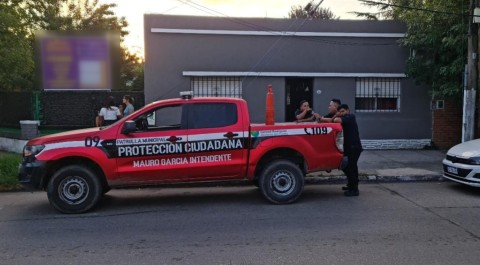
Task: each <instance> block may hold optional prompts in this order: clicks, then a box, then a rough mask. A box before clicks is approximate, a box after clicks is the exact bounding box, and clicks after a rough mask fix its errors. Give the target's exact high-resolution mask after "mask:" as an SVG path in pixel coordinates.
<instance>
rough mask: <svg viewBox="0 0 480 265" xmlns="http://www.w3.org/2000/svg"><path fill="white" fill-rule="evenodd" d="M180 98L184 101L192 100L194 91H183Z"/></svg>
mask: <svg viewBox="0 0 480 265" xmlns="http://www.w3.org/2000/svg"><path fill="white" fill-rule="evenodd" d="M180 97H181V98H182V99H191V98H192V97H193V91H191V90H189V91H181V92H180Z"/></svg>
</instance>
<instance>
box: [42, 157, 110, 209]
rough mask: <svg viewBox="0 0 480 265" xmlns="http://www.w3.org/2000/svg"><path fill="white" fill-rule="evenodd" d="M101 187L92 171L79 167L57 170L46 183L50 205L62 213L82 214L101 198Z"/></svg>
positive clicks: (73, 166)
mask: <svg viewBox="0 0 480 265" xmlns="http://www.w3.org/2000/svg"><path fill="white" fill-rule="evenodd" d="M102 193H103V187H102V184H101V182H100V180H99V179H98V178H97V177H96V176H95V174H94V173H93V171H92V170H90V169H89V168H87V167H84V166H79V165H71V166H66V167H64V168H61V169H60V170H58V171H57V172H56V173H55V174H54V175H53V177H52V178H51V179H50V181H49V182H48V186H47V195H48V200H49V201H50V204H51V205H52V206H53V207H54V208H55V209H57V210H58V211H60V212H62V213H84V212H87V211H89V210H91V209H92V208H93V207H95V205H96V204H97V203H98V201H99V200H100V198H101V197H102Z"/></svg>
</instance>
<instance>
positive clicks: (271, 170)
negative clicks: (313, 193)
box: [259, 159, 304, 204]
mask: <svg viewBox="0 0 480 265" xmlns="http://www.w3.org/2000/svg"><path fill="white" fill-rule="evenodd" d="M259 184H260V191H261V193H262V195H263V197H265V198H266V199H267V200H268V201H270V202H272V203H275V204H287V203H292V202H294V201H296V200H297V199H298V198H299V197H300V195H301V194H302V191H303V186H304V178H303V173H302V171H301V170H300V168H298V166H297V165H295V164H294V163H292V162H291V161H289V160H285V159H280V160H275V161H272V162H271V163H270V164H268V165H267V166H266V167H265V169H264V170H263V171H262V174H261V175H260V182H259Z"/></svg>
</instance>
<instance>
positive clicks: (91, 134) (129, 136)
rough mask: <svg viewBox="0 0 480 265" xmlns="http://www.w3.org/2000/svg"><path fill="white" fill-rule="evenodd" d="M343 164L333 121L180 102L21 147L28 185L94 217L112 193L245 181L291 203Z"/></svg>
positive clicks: (233, 103) (232, 102)
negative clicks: (269, 119)
mask: <svg viewBox="0 0 480 265" xmlns="http://www.w3.org/2000/svg"><path fill="white" fill-rule="evenodd" d="M342 160H343V132H342V127H341V125H340V124H338V123H277V124H275V125H265V124H250V118H249V113H248V108H247V103H246V102H245V100H243V99H238V98H213V97H212V98H191V97H188V96H187V97H180V98H176V99H167V100H161V101H156V102H153V103H151V104H148V105H146V106H145V107H143V108H142V109H140V110H138V111H136V112H134V113H133V114H131V115H129V116H127V117H124V118H122V119H121V120H119V121H117V122H116V123H114V124H112V125H109V126H106V127H100V128H90V129H81V130H74V131H69V132H64V133H58V134H52V135H47V136H42V137H38V138H35V139H32V140H30V141H28V142H27V144H26V145H25V147H24V152H23V161H22V163H21V165H20V168H19V180H20V183H22V184H23V185H24V186H26V187H29V188H34V189H43V190H46V192H47V195H48V199H49V201H50V204H51V205H52V206H53V207H54V208H55V209H57V210H59V211H60V212H63V213H82V212H86V211H88V210H91V209H92V208H93V207H94V206H95V205H96V204H97V203H98V202H99V200H100V199H101V198H102V195H103V194H104V193H106V192H108V191H109V190H110V189H111V188H119V187H122V188H123V187H139V186H144V185H156V184H157V185H158V184H161V183H180V182H200V181H219V180H222V181H225V180H249V181H251V182H252V183H253V184H255V185H257V186H258V187H259V189H260V191H261V193H262V195H263V196H264V197H265V198H266V199H267V200H268V201H270V202H272V203H275V204H285V203H291V202H294V201H296V200H297V199H298V198H299V197H300V195H301V193H302V191H303V186H304V177H305V175H306V174H307V173H310V172H315V171H322V170H331V169H337V168H339V167H340V166H341V164H342Z"/></svg>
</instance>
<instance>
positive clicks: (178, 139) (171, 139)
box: [167, 136, 182, 142]
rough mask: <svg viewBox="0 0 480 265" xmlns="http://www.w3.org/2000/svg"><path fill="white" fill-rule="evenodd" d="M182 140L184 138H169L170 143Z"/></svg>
mask: <svg viewBox="0 0 480 265" xmlns="http://www.w3.org/2000/svg"><path fill="white" fill-rule="evenodd" d="M180 140H182V137H177V136H170V137H168V138H167V141H169V142H176V141H180Z"/></svg>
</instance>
